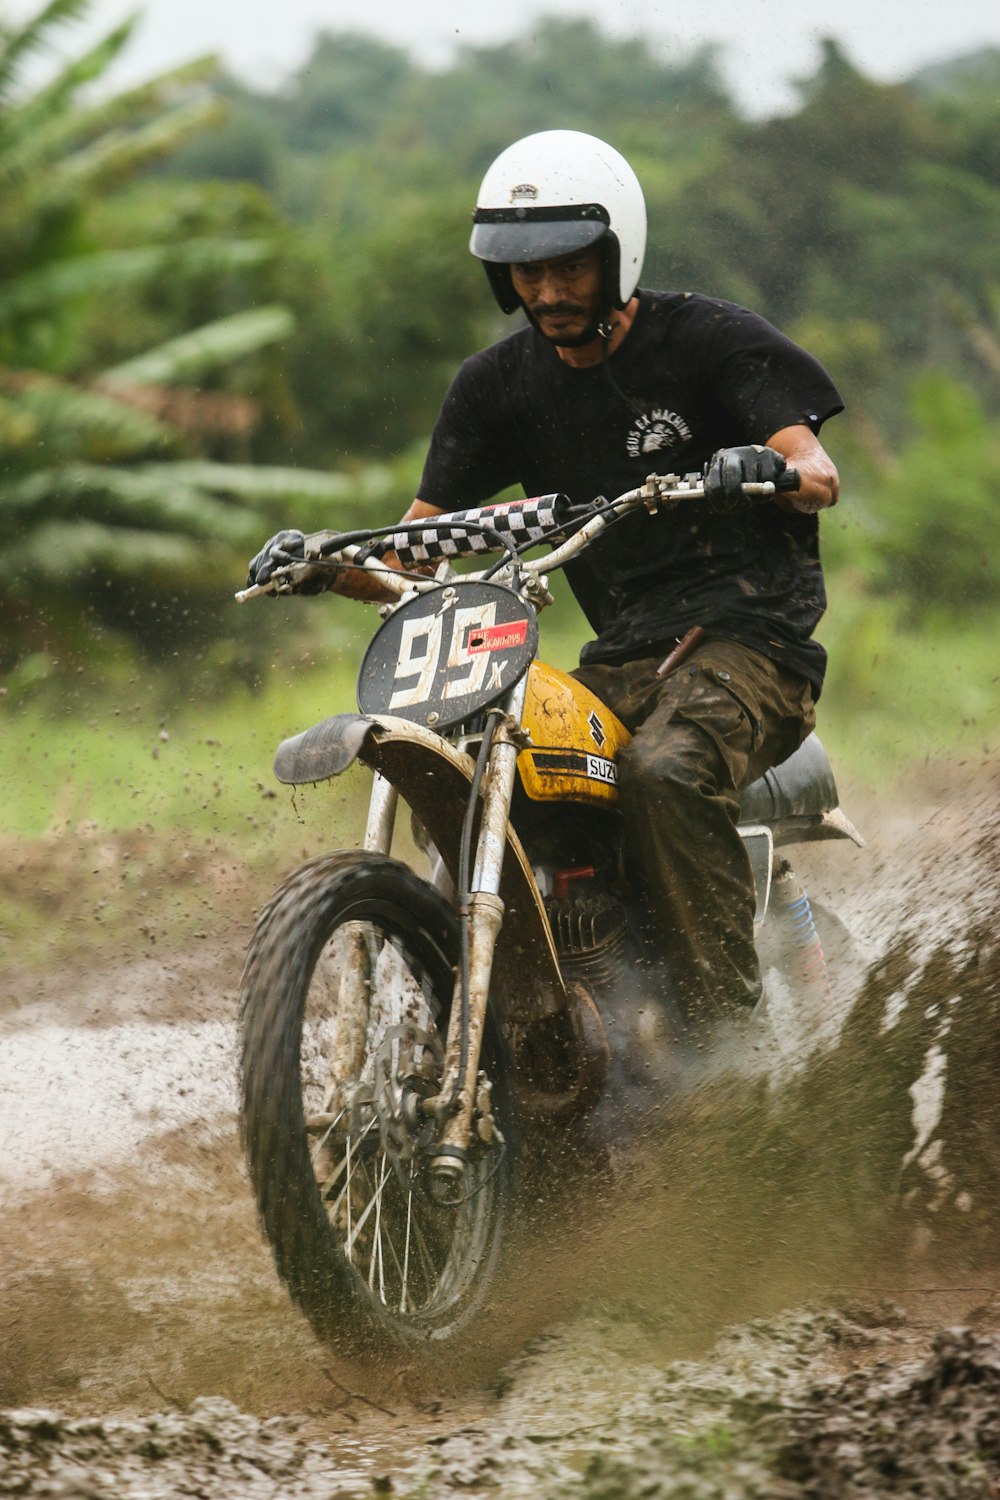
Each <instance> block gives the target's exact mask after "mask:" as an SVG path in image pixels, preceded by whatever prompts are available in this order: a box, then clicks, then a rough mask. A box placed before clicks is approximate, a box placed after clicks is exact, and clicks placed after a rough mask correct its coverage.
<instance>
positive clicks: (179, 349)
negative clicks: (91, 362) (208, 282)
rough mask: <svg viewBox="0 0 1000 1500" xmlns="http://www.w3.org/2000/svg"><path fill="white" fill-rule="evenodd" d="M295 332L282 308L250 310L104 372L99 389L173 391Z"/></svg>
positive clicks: (186, 334) (186, 335)
mask: <svg viewBox="0 0 1000 1500" xmlns="http://www.w3.org/2000/svg"><path fill="white" fill-rule="evenodd" d="M294 331H295V319H294V317H293V316H292V314H291V313H290V312H289V311H288V309H287V308H286V307H277V306H272V307H254V308H251V309H250V310H249V311H248V312H242V313H233V314H232V315H231V316H230V317H228V318H216V319H214V321H213V322H211V323H205V324H203V325H202V327H201V328H195V329H194V330H193V331H192V332H191V333H183V334H181V335H180V336H179V337H177V338H175V339H168V340H167V342H166V343H164V344H160V345H159V347H158V348H156V349H147V350H146V351H145V352H144V353H143V354H140V355H137V356H136V358H135V359H129V360H126V361H125V362H124V363H123V364H120V365H115V366H114V367H113V368H112V369H110V370H105V371H103V372H102V374H101V375H99V376H98V377H97V383H98V384H99V385H101V386H102V387H103V388H105V389H106V390H113V389H114V388H115V387H116V386H137V385H173V384H176V383H177V382H178V381H184V380H191V379H192V378H193V377H195V376H197V375H201V374H203V373H204V372H205V371H206V370H211V369H215V368H217V367H218V366H219V365H229V364H232V363H233V362H234V361H235V360H237V359H241V358H242V357H243V356H245V355H247V354H255V353H256V352H257V350H258V349H263V348H265V347H266V345H268V344H273V343H276V342H277V341H278V339H284V338H288V337H289V335H290V334H292V333H294Z"/></svg>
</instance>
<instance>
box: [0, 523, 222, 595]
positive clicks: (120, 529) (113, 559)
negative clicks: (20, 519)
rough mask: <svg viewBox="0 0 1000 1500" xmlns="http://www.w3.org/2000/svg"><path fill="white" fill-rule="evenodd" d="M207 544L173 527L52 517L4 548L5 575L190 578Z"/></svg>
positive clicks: (72, 580)
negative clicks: (150, 528)
mask: <svg viewBox="0 0 1000 1500" xmlns="http://www.w3.org/2000/svg"><path fill="white" fill-rule="evenodd" d="M205 550H206V549H205V545H204V544H203V543H199V542H196V541H193V540H192V539H191V538H190V537H185V536H179V535H177V534H176V533H173V532H169V533H167V532H156V531H148V530H141V531H140V530H137V529H134V528H129V527H124V526H106V525H103V524H102V523H101V522H99V521H74V522H73V523H72V524H68V523H66V522H62V523H60V522H58V521H50V522H47V523H46V524H45V525H43V526H40V527H39V528H38V530H37V531H35V532H33V533H32V535H31V536H30V537H29V538H27V539H26V540H24V541H22V543H21V544H20V545H19V546H17V547H8V548H5V549H3V551H2V552H0V560H2V561H0V569H2V571H3V572H4V574H5V576H6V577H8V578H11V579H15V580H16V581H17V582H18V583H20V584H21V585H22V586H23V585H24V584H25V583H32V584H46V583H47V584H54V585H63V586H67V585H70V586H72V585H77V586H78V585H79V583H80V580H81V578H82V577H83V576H84V575H86V574H88V573H95V572H97V573H99V574H100V575H101V576H104V577H106V576H108V575H112V576H115V575H117V576H122V575H125V576H126V577H130V576H131V577H135V578H136V579H141V580H142V581H143V582H144V583H145V584H146V585H147V586H149V585H150V584H151V582H153V581H154V580H155V581H156V582H157V583H158V584H159V585H160V586H162V584H163V582H164V581H165V578H167V579H170V580H176V581H179V582H183V581H187V580H190V578H191V577H192V575H193V574H194V573H195V572H196V571H198V570H200V569H203V568H204V564H205V560H206V559H205Z"/></svg>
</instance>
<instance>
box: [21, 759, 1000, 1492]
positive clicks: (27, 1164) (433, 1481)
mask: <svg viewBox="0 0 1000 1500" xmlns="http://www.w3.org/2000/svg"><path fill="white" fill-rule="evenodd" d="M997 789H998V783H997V777H996V776H995V775H988V774H986V773H977V774H976V775H969V776H968V777H967V778H965V779H964V780H957V779H956V778H955V777H950V778H948V779H947V780H946V781H943V782H942V785H941V786H940V787H939V788H936V789H935V790H934V795H933V797H930V798H928V796H927V794H926V788H924V791H923V794H922V796H921V798H916V797H915V798H914V799H913V800H912V802H911V803H910V804H909V805H908V806H905V807H903V808H901V809H900V808H894V809H892V810H891V811H887V810H885V809H883V808H881V807H879V806H878V805H871V806H861V807H855V806H850V808H849V811H850V813H851V816H852V817H853V818H854V821H855V822H857V823H859V824H860V825H862V826H863V829H864V832H865V833H866V835H867V836H868V839H869V846H868V848H867V850H866V851H865V852H864V853H862V854H855V853H853V852H852V851H851V850H847V851H844V850H842V849H841V848H839V847H838V848H831V849H825V850H820V851H818V852H817V851H814V852H812V853H811V854H810V858H809V860H808V861H806V860H805V859H802V860H799V859H797V860H796V864H797V867H798V868H800V870H801V872H802V873H805V874H807V875H808V878H809V882H810V885H811V888H812V889H813V891H814V893H816V892H818V893H819V894H820V895H821V896H822V897H823V899H824V901H825V902H827V904H829V906H830V907H831V908H832V909H834V910H835V911H836V912H837V913H838V914H839V915H840V916H841V917H842V918H843V919H844V921H845V923H846V926H847V927H848V929H849V931H850V948H849V955H848V958H847V960H846V966H845V967H844V968H843V969H842V971H841V972H840V973H839V974H838V976H837V983H836V990H835V1002H834V1004H833V1006H832V1007H828V1008H827V1009H825V1010H824V1011H823V1013H822V1014H819V1015H809V1014H808V1013H803V1012H801V1011H798V1012H791V1011H789V1009H788V1008H787V1006H785V1007H784V1008H783V1004H782V1001H781V999H780V997H777V999H776V1002H775V1006H774V1013H773V1016H772V1019H771V1021H770V1022H769V1023H768V1026H766V1027H762V1028H761V1029H760V1030H759V1032H758V1033H757V1034H756V1035H755V1036H754V1038H753V1039H752V1041H751V1043H750V1045H749V1047H748V1049H747V1050H746V1051H745V1053H744V1054H743V1055H739V1054H738V1053H737V1052H736V1051H735V1050H731V1051H730V1052H729V1053H727V1054H726V1055H725V1056H724V1057H723V1058H722V1059H721V1061H720V1062H719V1063H718V1065H717V1066H716V1067H714V1068H711V1067H710V1068H706V1069H705V1070H704V1071H703V1074H702V1075H701V1076H700V1078H699V1079H698V1083H697V1086H696V1087H692V1088H691V1089H690V1090H689V1091H688V1093H687V1094H686V1096H685V1097H684V1098H682V1099H679V1100H677V1101H674V1102H673V1103H672V1104H671V1106H670V1107H669V1108H667V1109H665V1110H663V1111H661V1112H659V1113H658V1114H657V1115H656V1117H655V1118H652V1119H651V1120H650V1121H649V1123H648V1125H647V1127H646V1130H645V1133H644V1134H643V1135H642V1136H641V1137H640V1138H638V1139H632V1140H631V1141H630V1142H629V1143H628V1149H622V1150H621V1151H617V1152H616V1151H612V1152H610V1153H608V1154H607V1155H606V1158H605V1159H604V1161H603V1165H602V1171H601V1174H600V1178H599V1181H587V1180H586V1177H585V1178H584V1186H581V1181H580V1179H579V1178H578V1179H577V1182H576V1184H575V1188H574V1191H573V1192H572V1193H565V1194H564V1195H563V1197H562V1199H561V1200H560V1204H559V1209H558V1213H559V1218H558V1221H557V1222H556V1221H555V1220H554V1218H553V1217H552V1215H553V1214H554V1213H555V1209H554V1208H553V1207H552V1205H550V1204H544V1203H543V1204H540V1205H536V1213H535V1215H534V1223H533V1225H532V1232H531V1236H530V1238H529V1240H528V1241H527V1242H526V1244H525V1246H524V1248H523V1253H522V1255H521V1257H520V1259H519V1263H518V1265H517V1266H516V1267H515V1269H514V1272H513V1275H512V1279H511V1281H510V1283H509V1284H507V1285H505V1287H504V1288H503V1289H502V1291H501V1293H500V1295H499V1298H498V1304H497V1307H496V1309H495V1314H494V1317H493V1318H492V1320H491V1323H490V1326H489V1327H488V1328H487V1329H486V1330H485V1331H484V1333H483V1336H482V1338H481V1339H480V1341H479V1343H478V1344H477V1346H476V1347H475V1349H474V1350H472V1351H471V1352H470V1353H467V1355H466V1356H465V1358H464V1359H463V1360H462V1362H461V1363H460V1364H459V1365H457V1366H455V1367H454V1368H451V1369H449V1368H447V1367H445V1368H441V1367H438V1368H436V1369H435V1370H433V1371H432V1370H429V1369H427V1368H421V1367H416V1368H415V1367H414V1366H413V1365H412V1364H404V1363H403V1362H402V1361H400V1362H399V1363H392V1364H390V1365H389V1366H381V1367H378V1368H372V1367H366V1366H361V1365H359V1364H357V1363H356V1362H350V1361H348V1360H346V1359H344V1358H342V1357H340V1356H338V1355H337V1353H336V1351H335V1350H331V1349H328V1348H323V1347H321V1346H320V1345H318V1344H317V1342H316V1341H315V1340H314V1338H313V1337H312V1335H311V1333H310V1332H309V1330H308V1328H307V1326H306V1325H305V1324H304V1322H303V1321H302V1320H301V1318H300V1317H299V1316H298V1315H297V1314H296V1313H295V1312H294V1311H293V1310H292V1308H291V1306H290V1304H289V1303H288V1300H287V1298H286V1296H285V1294H284V1292H283V1290H282V1289H281V1287H280V1285H279V1283H278V1282H277V1279H276V1277H275V1275H274V1272H273V1268H272V1264H271V1260H270V1257H269V1254H268V1252H267V1250H266V1248H265V1247H264V1246H263V1244H262V1243H261V1240H260V1237H259V1234H258V1231H257V1226H256V1221H255V1218H254V1213H253V1208H252V1204H251V1200H250V1194H249V1190H248V1187H247V1184H246V1179H245V1174H244V1170H243V1166H242V1161H241V1159H240V1155H239V1150H238V1144H237V1141H236V1130H235V1084H234V1059H233V1039H234V1023H235V1007H236V1000H235V992H236V985H237V982H238V975H239V969H240V963H241V950H242V943H243V941H244V939H245V928H244V927H242V926H241V924H240V923H239V922H238V921H236V920H235V919H234V920H232V921H230V922H229V923H228V924H227V925H225V926H220V929H219V934H218V940H217V941H215V942H213V943H212V944H205V943H201V944H199V945H197V946H196V947H195V946H194V945H190V946H188V947H187V948H186V949H185V948H182V949H181V950H180V951H178V949H177V948H176V947H171V946H170V944H169V941H168V940H167V939H165V938H161V941H160V943H159V944H158V947H157V953H156V955H155V957H151V956H148V955H141V954H140V955H136V956H135V957H134V958H130V957H129V956H128V954H127V952H123V953H121V954H120V956H119V957H117V958H116V961H115V962H114V963H113V964H111V963H109V964H106V965H101V964H97V965H93V964H91V965H90V966H89V967H87V968H85V969H84V971H82V972H81V971H79V970H77V969H75V968H74V967H73V966H72V965H70V964H67V963H65V962H62V961H60V963H59V964H58V965H57V966H56V967H55V968H54V970H53V971H52V972H47V971H45V970H44V969H42V970H38V969H36V970H35V971H33V973H32V974H31V975H30V976H29V977H26V976H25V975H24V974H23V973H17V974H15V971H14V970H13V969H12V968H8V969H5V970H4V971H3V973H2V975H0V1207H2V1211H3V1218H2V1227H0V1408H2V1409H3V1411H2V1414H0V1494H8V1493H9V1494H22V1495H27V1496H35V1495H37V1496H43V1495H44V1496H65V1497H69V1496H91V1497H101V1500H103V1497H105V1496H108V1497H110V1496H124V1497H129V1500H131V1497H135V1500H138V1497H140V1496H141V1497H154V1496H155V1497H159V1496H173V1495H200V1496H204V1497H206V1500H215V1497H223V1496H243V1495H245V1496H248V1497H255V1496H257V1495H260V1496H268V1497H282V1496H288V1497H297V1496H302V1497H312V1496H316V1497H323V1500H333V1497H341V1500H347V1497H355V1496H358V1497H360V1496H369V1495H373V1494H378V1493H394V1494H397V1495H403V1496H412V1497H416V1496H418V1495H419V1496H426V1497H434V1496H438V1495H440V1496H445V1495H449V1496H450V1495H466V1496H477V1495H483V1496H493V1495H503V1496H505V1497H506V1496H515V1497H519V1496H524V1497H550V1496H551V1497H561V1496H564V1495H565V1496H567V1497H569V1496H581V1497H585V1500H619V1497H629V1496H633V1495H634V1496H640V1495H642V1496H650V1497H659V1496H663V1497H668V1496H669V1497H671V1500H674V1497H692V1500H700V1497H703V1496H704V1497H712V1500H714V1497H726V1500H729V1497H732V1500H745V1497H756V1496H760V1497H767V1500H771V1497H774V1500H784V1497H786V1496H787V1497H793V1496H810V1497H812V1496H815V1497H821V1500H826V1497H830V1500H840V1497H847V1500H854V1497H858V1500H861V1497H869V1496H871V1497H881V1496H889V1495H907V1496H909V1495H914V1496H916V1495H928V1496H930V1495H933V1496H941V1497H951V1496H956V1497H963V1500H964V1497H970V1500H972V1497H975V1500H997V1497H1000V1416H998V1414H1000V1254H998V1246H1000V1238H998V1230H1000V1212H998V1201H997V1183H998V1181H1000V1098H998V1096H1000V1090H998V1088H997V1085H996V1079H997V1077H998V1076H1000V948H998V944H997V935H996V933H995V932H994V930H993V929H994V922H993V916H994V907H995V891H996V888H997V876H998V874H1000V859H998V834H997V827H996V823H995V821H991V820H995V816H996V815H995V813H994V812H993V809H995V807H996V805H997V796H996V793H997ZM845 800H846V799H845ZM921 809H923V811H921ZM261 894H262V893H261V892H258V893H257V895H256V896H255V897H254V900H259V899H260V895H261ZM72 920H73V921H80V922H85V921H86V920H87V918H86V913H85V912H84V913H82V914H81V913H80V912H79V911H75V912H74V914H73V916H72Z"/></svg>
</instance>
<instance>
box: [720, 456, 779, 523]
mask: <svg viewBox="0 0 1000 1500" xmlns="http://www.w3.org/2000/svg"><path fill="white" fill-rule="evenodd" d="M787 467H788V465H787V463H786V461H785V458H784V455H783V454H781V453H779V452H778V451H777V450H776V449H775V448H762V447H760V446H759V445H757V444H754V445H753V446H752V447H747V448H720V449H719V451H718V453H716V455H715V457H714V458H712V459H711V460H710V461H709V462H708V463H707V464H706V465H705V499H706V500H707V501H708V503H709V505H710V506H711V507H712V509H713V510H715V511H720V512H721V513H722V514H723V515H728V514H731V513H732V512H733V511H735V510H742V509H744V507H749V506H753V505H760V504H762V503H763V502H764V501H765V500H766V499H767V498H768V497H767V496H762V495H744V493H743V486H744V485H745V484H767V483H770V484H773V485H774V486H775V488H776V489H782V488H784V486H783V485H782V484H781V476H782V475H783V474H784V472H785V470H786V468H787Z"/></svg>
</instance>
